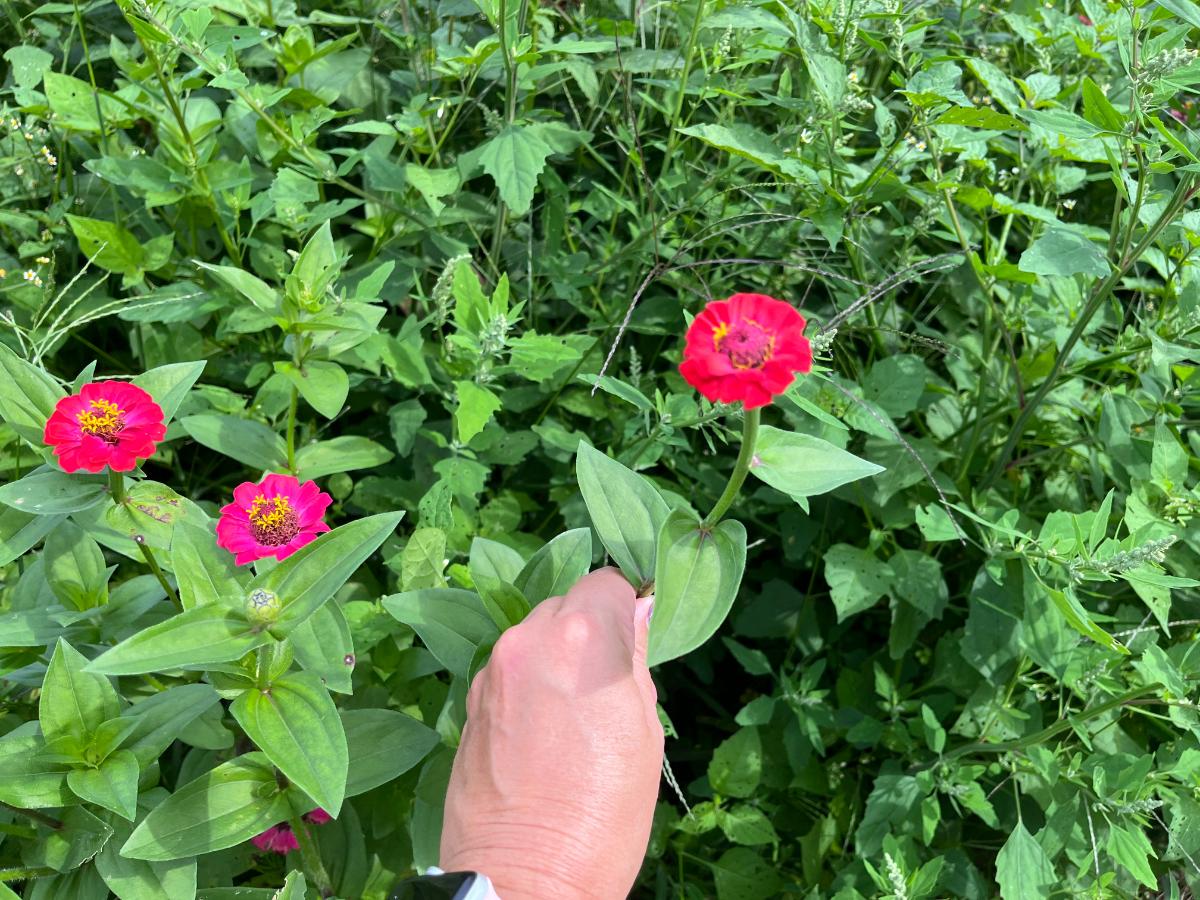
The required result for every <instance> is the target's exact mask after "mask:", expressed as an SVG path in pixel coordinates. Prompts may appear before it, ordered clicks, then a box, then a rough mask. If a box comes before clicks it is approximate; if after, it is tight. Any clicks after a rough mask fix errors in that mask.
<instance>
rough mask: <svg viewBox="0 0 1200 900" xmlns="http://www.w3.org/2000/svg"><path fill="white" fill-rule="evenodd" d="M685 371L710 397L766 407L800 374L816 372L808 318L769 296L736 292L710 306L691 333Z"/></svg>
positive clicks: (684, 373) (701, 315) (687, 376)
mask: <svg viewBox="0 0 1200 900" xmlns="http://www.w3.org/2000/svg"><path fill="white" fill-rule="evenodd" d="M679 371H680V373H681V374H682V375H683V377H684V378H686V379H687V382H688V384H690V385H691V386H692V387H694V388H695V389H696V390H698V391H699V392H700V393H701V394H703V395H704V396H705V397H707V398H708V399H709V400H713V401H718V400H719V401H721V402H723V403H733V402H734V401H736V400H741V401H742V402H743V403H745V405H746V409H755V408H757V407H759V406H766V405H767V404H768V403H770V402H771V398H772V397H774V396H776V395H777V394H782V393H783V392H784V391H786V390H787V389H788V387H789V386H790V385H791V383H792V381H793V380H794V379H795V373H796V372H810V371H812V348H811V347H810V346H809V343H808V339H807V338H805V337H804V316H802V315H800V313H798V312H797V311H796V310H795V308H793V307H792V306H791V304H788V303H784V302H783V301H782V300H776V299H775V298H774V297H767V296H765V295H763V294H734V295H733V296H732V297H730V298H729V299H728V300H717V301H714V302H712V303H710V304H708V306H706V307H704V311H703V312H702V313H700V315H698V316H696V319H695V321H694V322H692V327H691V328H689V329H688V332H687V346H686V347H685V348H684V351H683V365H681V366H680V367H679Z"/></svg>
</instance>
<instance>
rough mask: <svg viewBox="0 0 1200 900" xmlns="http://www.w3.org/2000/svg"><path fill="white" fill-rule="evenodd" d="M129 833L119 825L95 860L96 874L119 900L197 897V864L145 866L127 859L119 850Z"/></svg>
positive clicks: (176, 862)
mask: <svg viewBox="0 0 1200 900" xmlns="http://www.w3.org/2000/svg"><path fill="white" fill-rule="evenodd" d="M130 833H131V829H129V828H128V827H126V828H125V829H124V830H123V829H121V828H120V825H119V824H118V828H117V833H116V834H115V835H114V836H113V838H112V840H110V841H109V842H108V843H107V844H105V845H104V849H103V850H101V851H100V852H99V853H98V854H97V855H96V859H95V866H96V871H97V872H99V873H100V877H101V878H103V879H104V883H105V884H106V885H108V889H109V890H110V891H112V892H113V893H114V894H116V895H117V896H118V897H120V898H121V900H179V898H184V897H187V898H192V897H195V896H196V861H195V860H194V859H182V860H174V861H171V862H146V861H145V860H142V859H126V858H125V857H124V856H122V855H121V852H120V848H121V845H122V844H123V843H125V841H126V840H128V838H129V834H130Z"/></svg>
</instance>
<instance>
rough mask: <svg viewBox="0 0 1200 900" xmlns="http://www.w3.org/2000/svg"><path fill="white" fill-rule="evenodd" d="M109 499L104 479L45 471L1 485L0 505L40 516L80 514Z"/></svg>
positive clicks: (32, 473)
mask: <svg viewBox="0 0 1200 900" xmlns="http://www.w3.org/2000/svg"><path fill="white" fill-rule="evenodd" d="M107 495H108V487H107V485H106V483H105V481H104V479H102V478H89V477H87V476H79V475H68V474H67V473H66V472H60V471H59V470H57V469H51V468H47V467H42V468H40V469H38V470H37V471H34V472H30V473H29V474H28V475H26V476H25V477H24V478H21V479H18V480H17V481H10V482H9V483H8V484H5V485H0V503H3V504H5V505H7V506H11V507H12V508H13V509H19V510H20V511H21V512H26V513H33V514H34V515H38V516H55V515H61V514H62V513H73V512H79V511H80V510H82V509H87V508H88V507H90V506H95V505H96V504H97V503H99V502H100V501H101V500H102V499H104V497H106V496H107Z"/></svg>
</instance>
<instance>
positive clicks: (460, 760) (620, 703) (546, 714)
mask: <svg viewBox="0 0 1200 900" xmlns="http://www.w3.org/2000/svg"><path fill="white" fill-rule="evenodd" d="M652 608H653V598H652V597H648V598H642V599H638V598H637V597H636V596H635V593H634V590H633V588H632V587H630V586H629V582H627V581H626V580H625V579H624V578H623V577H622V576H621V574H620V573H619V572H618V571H617V570H616V569H601V570H600V571H597V572H593V573H592V574H590V575H587V576H585V577H584V578H582V579H580V581H579V582H578V583H577V584H576V585H575V586H574V587H573V588H571V590H570V591H568V592H567V596H566V597H552V598H550V599H548V600H545V601H543V602H542V603H541V604H539V605H538V606H537V607H536V608H534V610H533V611H532V612H531V613H530V614H529V616H528V617H527V618H526V619H525V621H523V622H521V623H520V624H519V625H515V626H513V627H512V628H510V629H508V630H507V631H506V632H504V634H503V635H501V637H500V640H499V641H497V642H496V646H495V649H493V651H492V656H491V660H490V661H489V662H488V664H487V665H486V666H485V667H484V668H483V669H482V670H481V671H480V672H479V674H478V675H477V676H476V678H475V681H474V682H473V683H472V685H471V689H470V692H469V693H468V695H467V724H466V727H465V729H464V730H463V735H462V742H461V744H460V745H459V748H458V755H457V756H456V757H455V760H454V770H453V772H452V774H451V776H450V786H449V789H448V791H447V794H446V814H445V820H444V825H443V828H442V845H441V861H440V863H439V865H440V866H441V868H442V869H444V870H446V871H475V872H482V873H483V874H485V875H487V876H488V877H489V878H491V880H492V883H493V884H494V886H495V888H496V893H497V894H498V895H499V896H500V898H501V900H534V898H537V900H549V898H554V900H577V898H578V900H583V898H587V900H621V898H624V897H626V896H628V894H629V891H630V889H631V888H632V887H633V882H634V880H635V879H636V878H637V873H638V869H639V868H640V867H641V863H642V858H643V856H644V855H645V852H646V844H647V842H648V841H649V838H650V826H651V822H652V819H653V817H654V804H655V801H656V800H657V797H658V785H659V776H660V772H661V768H662V758H663V730H662V725H661V723H660V722H659V719H658V714H657V711H656V708H655V703H656V700H657V692H656V691H655V688H654V683H653V681H651V679H650V671H649V670H648V669H647V668H646V632H647V627H648V624H649V618H650V612H651V610H652Z"/></svg>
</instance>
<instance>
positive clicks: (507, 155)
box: [479, 125, 554, 216]
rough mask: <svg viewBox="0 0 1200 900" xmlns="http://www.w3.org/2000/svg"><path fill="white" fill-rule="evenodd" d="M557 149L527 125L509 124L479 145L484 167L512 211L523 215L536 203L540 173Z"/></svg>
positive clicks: (480, 159) (517, 214) (514, 213)
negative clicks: (536, 190)
mask: <svg viewBox="0 0 1200 900" xmlns="http://www.w3.org/2000/svg"><path fill="white" fill-rule="evenodd" d="M553 152H554V148H553V147H551V146H550V145H549V144H548V143H546V141H545V140H543V139H542V137H541V136H540V134H539V133H538V132H537V131H536V130H535V129H533V128H531V127H529V126H525V125H508V126H507V127H505V128H503V129H501V131H500V133H499V134H497V135H496V136H495V137H494V138H492V139H491V140H489V141H488V142H487V143H486V144H484V145H483V146H482V147H481V148H480V149H479V162H480V163H481V164H482V165H483V171H485V172H487V173H488V174H489V175H491V176H492V180H493V181H495V182H496V187H497V189H498V190H499V191H500V199H501V200H503V201H504V202H505V203H506V204H507V205H508V208H509V209H510V210H512V212H513V215H516V216H523V215H525V213H527V212H529V207H530V205H531V204H532V203H533V192H534V189H535V188H536V187H537V180H538V176H539V175H540V174H541V173H542V169H544V168H545V167H546V157H548V156H549V155H550V154H551V153H553Z"/></svg>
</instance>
